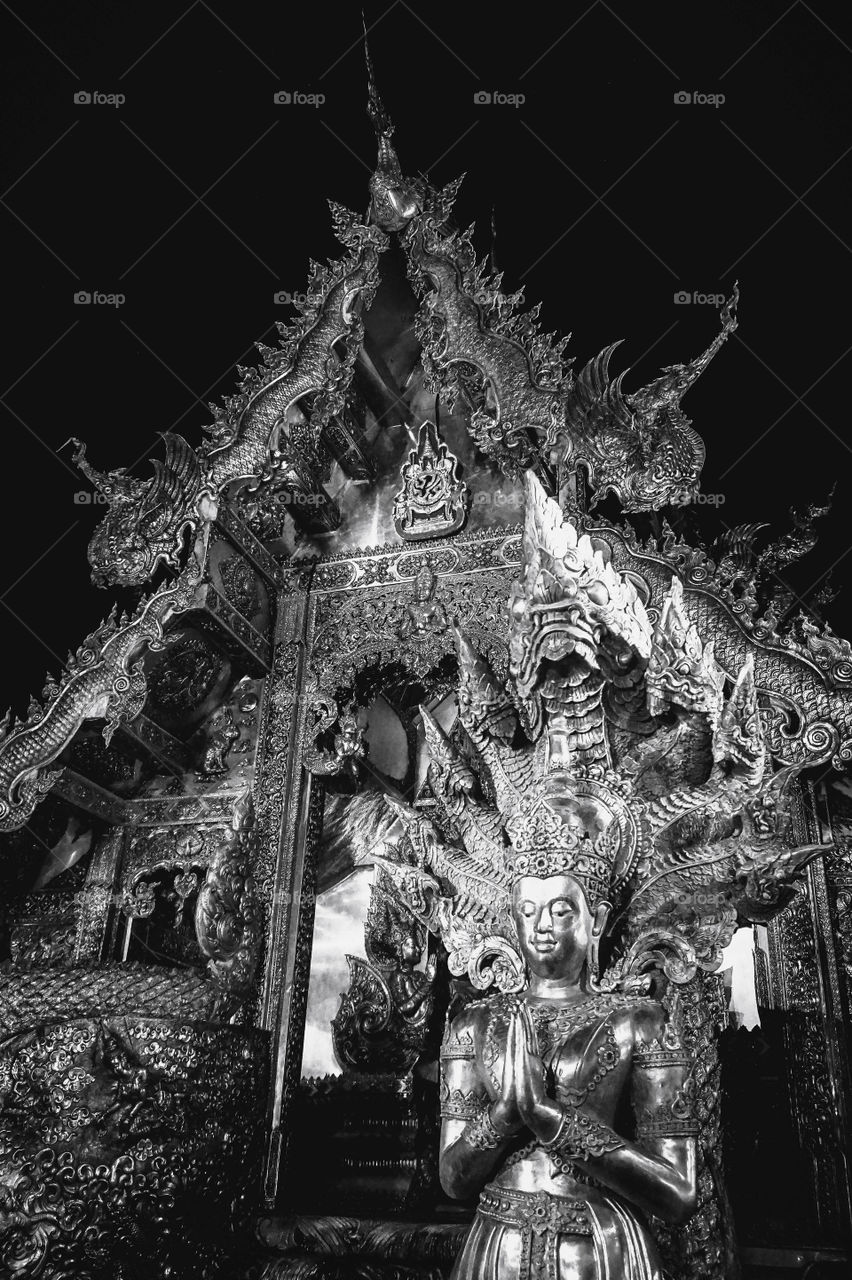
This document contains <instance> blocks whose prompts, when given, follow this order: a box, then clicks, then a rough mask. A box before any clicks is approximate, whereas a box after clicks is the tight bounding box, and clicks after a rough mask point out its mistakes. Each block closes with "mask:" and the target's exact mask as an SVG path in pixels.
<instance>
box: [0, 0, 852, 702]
mask: <svg viewBox="0 0 852 1280" xmlns="http://www.w3.org/2000/svg"><path fill="white" fill-rule="evenodd" d="M366 18H367V22H368V24H369V25H370V26H371V32H370V44H371V49H372V53H373V57H374V61H375V64H376V70H377V76H378V80H379V85H380V89H381V92H382V95H383V97H384V99H385V101H386V104H387V106H388V108H389V110H390V112H391V115H392V117H393V119H394V121H395V123H396V125H397V135H396V142H397V144H398V150H399V153H400V158H401V161H402V165H403V168H404V170H405V171H406V172H416V171H418V170H422V171H424V172H427V173H428V175H429V176H430V178H431V180H432V181H433V182H435V183H436V184H439V185H443V184H444V183H446V182H447V181H449V180H450V179H451V178H453V177H455V176H456V175H457V174H458V173H459V172H461V171H466V172H467V175H468V176H467V180H466V182H465V184H464V186H463V188H462V193H461V196H460V199H459V203H458V205H457V209H456V212H457V218H458V220H459V222H460V223H461V224H462V225H466V224H467V223H468V222H471V221H473V220H474V219H476V220H477V221H478V225H479V228H480V231H479V246H480V248H481V250H482V251H483V252H485V251H486V250H487V249H488V245H489V240H490V232H489V222H490V217H491V208H492V205H493V207H494V209H495V212H496V222H497V235H498V239H497V248H498V258H499V262H500V266H501V267H502V268H503V269H504V271H505V273H506V284H507V286H509V287H516V286H517V285H518V284H520V283H523V284H524V285H525V287H526V296H527V299H528V301H529V302H530V303H532V302H536V301H539V300H540V301H542V302H543V304H544V305H543V316H544V320H545V322H546V326H547V327H548V328H551V329H557V330H559V331H561V332H568V331H572V332H573V334H574V338H573V341H572V343H571V347H570V350H572V351H573V352H574V353H575V355H576V357H577V359H578V361H580V362H583V361H585V360H586V359H587V358H588V357H589V356H590V355H593V354H594V353H595V352H596V351H598V350H599V349H600V348H601V347H602V346H604V345H605V344H606V343H608V342H610V341H612V340H614V339H616V338H621V337H624V338H626V339H627V341H626V342H625V344H624V346H623V347H622V348H621V349H620V352H619V354H618V356H617V357H616V362H615V363H616V366H617V367H619V368H620V367H621V366H622V365H630V366H632V372H631V373H630V374H629V375H628V378H627V380H626V388H627V389H628V390H631V389H633V388H634V387H638V386H639V385H642V383H643V382H647V381H648V380H650V378H652V377H653V376H654V374H655V373H656V371H657V369H658V368H659V366H661V365H664V364H669V363H672V362H674V361H679V360H686V359H689V358H692V357H693V356H695V355H696V354H697V353H698V352H699V351H700V350H702V349H703V348H704V346H706V344H707V343H708V342H709V340H710V339H711V337H712V336H713V335H714V334H715V332H716V331H717V327H718V317H717V314H716V312H715V310H714V308H713V306H712V305H700V304H694V303H690V305H675V304H674V294H675V292H676V291H678V290H685V291H687V292H689V293H690V294H692V293H693V292H699V293H703V294H717V293H723V292H729V291H730V287H731V284H732V282H733V280H734V279H737V278H738V279H739V282H740V287H741V291H742V299H741V305H740V328H739V331H738V332H737V334H736V335H735V337H734V338H733V339H732V340H731V341H730V342H729V344H728V346H727V347H726V349H725V350H724V352H723V353H722V355H721V356H720V357H719V358H718V359H717V360H716V362H715V363H714V364H713V365H712V367H711V369H710V371H708V373H707V374H706V375H705V376H704V378H703V379H702V380H701V381H700V382H699V384H698V385H697V386H696V387H695V388H694V389H693V390H692V391H691V392H690V394H689V396H688V397H687V400H686V401H685V404H684V407H685V408H686V410H687V411H688V413H689V415H690V417H691V418H692V419H693V422H694V424H695V426H696V428H697V429H698V430H699V431H700V433H701V434H702V436H703V437H704V439H705V441H706V443H707V449H708V460H707V464H706V467H705V471H704V480H703V489H704V490H705V492H707V493H712V494H720V495H723V497H724V503H723V505H720V506H719V507H718V508H712V507H704V508H703V509H702V511H701V513H700V515H701V518H702V520H703V521H704V522H705V524H706V526H707V527H708V529H711V530H715V529H718V528H721V522H722V521H724V522H725V523H726V524H729V525H734V524H737V523H739V522H741V521H744V520H757V519H766V520H770V521H772V522H774V524H775V526H776V527H777V529H778V530H779V531H780V530H781V529H783V528H784V527H786V526H785V523H784V516H785V513H786V511H787V509H788V508H789V507H790V505H791V504H798V505H803V504H804V503H806V502H807V501H810V500H819V499H822V498H823V497H824V496H825V494H826V492H827V490H828V489H829V487H830V486H831V484H832V483H833V482H834V481H836V482H837V491H836V495H835V505H834V509H833V512H832V514H831V516H830V517H829V518H828V519H827V520H826V521H825V522H824V526H823V537H822V541H821V545H820V546H819V547H818V549H817V550H816V551H815V552H813V553H811V555H810V556H809V557H808V558H807V559H806V560H805V561H803V562H802V564H801V565H800V566H799V568H798V569H797V570H795V571H794V572H792V573H791V574H790V575H789V576H790V581H791V582H792V583H793V584H794V585H795V587H796V589H797V591H798V592H799V594H800V595H801V597H802V598H803V599H804V600H806V601H807V600H808V599H810V598H811V597H812V595H813V592H814V591H815V590H818V589H819V587H820V586H821V585H822V580H823V577H824V575H825V573H826V572H827V571H828V570H829V569H830V568H831V566H832V565H833V564H834V572H833V577H834V581H835V585H837V586H842V584H843V582H844V580H845V579H846V578H847V577H848V576H849V571H850V569H852V555H849V552H850V549H852V534H850V533H849V532H848V531H847V523H848V522H847V511H848V509H849V505H850V500H852V486H850V454H851V453H852V440H850V431H849V414H848V408H847V403H846V402H847V396H846V394H845V393H846V387H847V385H848V380H849V371H850V364H852V325H850V324H849V322H848V319H847V312H848V308H849V301H850V293H852V219H850V217H849V204H850V202H849V187H850V172H852V136H850V133H852V130H850V118H852V115H851V113H850V96H852V19H850V17H849V15H848V14H847V15H844V14H843V13H842V12H841V10H840V9H839V7H837V6H834V5H827V4H823V5H816V4H815V5H813V6H809V5H807V4H804V3H802V2H801V0H798V2H797V3H793V4H792V5H790V7H789V8H785V6H784V5H783V4H782V3H769V2H768V0H761V2H759V3H749V4H748V5H743V4H741V3H736V2H735V0H731V2H730V3H721V4H706V5H702V6H700V7H698V6H690V5H684V4H682V3H646V4H642V5H636V4H626V3H623V2H622V3H620V2H618V0H612V2H610V3H603V2H602V0H598V2H597V3H592V4H590V5H586V4H585V3H579V4H575V3H571V4H567V5H553V4H549V3H548V4H534V3H526V4H523V5H518V6H515V7H513V8H512V9H508V10H507V9H502V8H498V7H497V6H492V5H488V4H480V3H473V4H471V3H468V4H466V5H462V4H461V3H458V2H457V3H455V4H444V3H430V4H429V5H428V6H426V5H414V4H411V5H409V4H406V3H404V2H403V0H396V3H392V4H390V5H386V4H385V3H378V4H367V6H366ZM360 22H361V18H360V7H359V6H357V5H354V4H353V5H331V6H329V5H327V4H326V5H322V4H310V3H305V4H301V5H299V6H296V5H294V4H292V3H291V4H285V3H267V2H266V0H264V2H263V3H253V4H242V5H237V4H223V3H216V2H215V0H211V2H210V3H207V2H206V0H195V3H191V4H189V5H187V6H186V7H184V6H183V4H182V3H177V4H170V5H165V4H161V3H149V4H147V5H145V6H141V5H132V6H131V5H115V4H114V3H113V4H107V3H104V2H97V3H87V4H75V5H73V6H72V5H69V4H68V3H67V2H66V3H59V2H57V3H36V4H29V5H27V6H24V3H23V0H12V3H11V4H6V3H4V2H2V0H0V24H1V25H2V48H3V50H4V54H3V58H4V64H5V65H4V67H3V74H2V77H1V78H0V94H2V99H3V119H4V122H5V123H4V130H3V147H2V151H3V157H2V175H0V190H2V191H3V192H4V193H5V194H4V195H3V205H0V224H2V228H3V244H4V246H5V253H4V255H3V263H4V269H3V305H4V308H5V312H6V320H7V324H6V326H5V330H6V336H5V342H4V368H3V373H2V378H0V382H2V387H3V388H4V391H3V399H2V405H0V411H2V414H3V430H4V434H3V462H4V468H3V477H4V485H3V517H4V541H3V546H4V558H3V570H2V574H0V604H2V606H3V607H2V610H0V622H2V625H3V634H4V656H5V659H6V664H5V680H4V683H5V686H6V688H5V694H6V697H5V699H4V701H11V702H12V704H13V705H14V706H15V707H17V708H23V707H24V706H25V704H26V700H27V696H28V693H29V692H30V691H38V690H39V689H40V688H41V684H42V677H43V673H44V671H45V668H49V669H50V670H52V671H55V670H57V668H58V666H59V659H60V655H64V654H65V652H66V650H67V648H68V647H69V646H72V645H73V646H75V647H76V645H77V644H78V643H79V642H80V640H82V639H83V637H84V636H85V635H86V633H87V632H88V631H89V630H90V629H91V627H92V626H93V625H94V624H95V623H96V622H98V621H99V620H100V618H101V617H102V616H103V614H104V613H105V612H106V611H107V609H108V607H109V604H110V597H109V595H108V594H107V593H104V592H99V591H97V590H96V589H95V588H94V587H92V586H91V585H90V583H89V580H88V566H87V562H86V555H85V548H86V544H87V541H88V538H89V536H90V533H91V530H92V528H93V527H94V524H95V522H96V521H97V520H98V519H99V518H100V516H101V515H102V508H99V507H93V506H88V507H86V506H81V505H78V504H75V502H74V494H75V492H77V491H79V490H81V489H82V488H83V487H84V486H83V484H82V483H81V480H80V479H79V478H78V477H77V476H76V474H74V473H72V470H71V469H70V458H69V456H68V451H66V452H65V453H64V454H60V455H59V456H57V454H56V450H57V448H58V447H59V446H60V445H61V444H62V443H63V441H64V440H66V439H67V437H68V436H70V435H78V436H80V437H82V438H84V439H85V440H87V441H88V443H89V446H90V458H91V459H92V461H93V462H94V463H95V464H96V465H99V466H101V467H104V468H107V467H114V466H120V465H128V466H130V465H132V464H134V463H135V462H136V461H137V460H139V459H141V457H142V455H144V454H146V453H147V452H148V451H149V450H151V449H155V448H156V447H157V444H158V437H157V435H156V433H157V432H158V431H165V430H170V429H171V430H178V431H180V432H182V433H183V434H185V435H186V436H187V438H188V439H189V440H190V441H191V442H192V443H193V444H198V443H199V441H200V439H201V426H202V424H203V423H205V422H208V421H210V416H211V415H210V413H209V411H208V410H207V409H206V403H207V401H209V400H211V399H217V398H218V397H219V396H220V395H222V394H225V393H227V392H230V391H231V390H232V389H233V386H234V382H235V374H234V366H235V365H236V364H237V363H238V362H240V363H249V362H251V359H252V353H253V347H252V343H253V342H254V340H255V339H264V338H265V339H266V340H267V341H269V340H270V339H271V332H272V325H273V324H274V321H275V320H276V319H280V318H284V317H285V315H289V312H285V310H284V309H283V308H282V307H280V306H276V305H275V303H274V301H273V299H274V294H275V292H276V291H277V290H289V291H293V292H295V291H300V290H301V289H302V288H303V287H304V282H305V278H306V274H307V264H308V259H309V257H314V258H319V259H324V258H326V257H327V256H329V255H335V256H336V255H337V254H338V253H339V252H340V249H339V246H337V244H336V242H335V241H334V239H333V237H332V235H331V230H330V220H329V217H328V214H327V209H326V205H325V199H326V197H332V198H334V199H336V200H339V201H341V202H342V203H344V204H346V205H348V206H350V207H352V208H356V209H358V210H363V209H364V208H365V206H366V184H367V180H368V177H369V171H370V167H371V164H372V161H373V140H372V133H371V130H370V126H369V123H368V121H367V118H366V114H365V97H366V93H365V76H364V67H363V56H362V49H361V44H360ZM96 90H97V91H99V92H100V93H104V94H118V93H122V94H124V95H125V96H126V101H125V103H124V104H123V105H121V106H120V107H113V106H109V105H96V104H94V103H93V104H89V105H78V104H76V103H75V102H74V95H75V93H78V92H80V91H84V92H90V93H91V92H94V91H96ZM278 90H289V91H291V92H293V91H300V92H302V93H308V94H310V93H314V94H316V93H322V94H324V95H325V99H326V100H325V102H324V104H323V105H322V106H321V107H311V106H307V105H303V106H298V105H289V106H279V105H276V104H275V103H274V101H273V95H274V94H275V92H276V91H278ZM478 91H486V92H492V93H494V91H498V92H500V93H504V94H520V93H522V94H524V95H525V97H526V101H525V102H524V103H523V105H522V106H519V107H513V106H510V105H494V104H492V105H490V106H482V105H477V104H476V103H475V102H474V94H475V93H476V92H478ZM678 91H686V92H690V93H693V94H695V93H696V92H697V93H703V94H720V93H723V94H724V95H725V99H726V100H725V102H724V104H723V105H722V106H718V107H714V106H712V105H698V104H695V103H693V104H690V105H678V104H676V103H675V101H674V95H675V94H676V93H677V92H678ZM847 242H848V243H847ZM79 290H87V291H95V290H98V291H100V292H102V293H107V294H108V293H119V292H120V293H123V294H124V295H125V297H126V301H125V303H124V304H123V305H122V306H120V307H112V306H108V305H99V306H97V305H90V306H79V305H75V303H74V294H75V293H76V292H77V291H79ZM619 361H620V363H619ZM148 468H149V464H148V463H147V462H146V461H142V462H141V469H140V471H139V474H148V473H149V470H148ZM847 556H848V558H846V557H847ZM821 613H823V614H824V615H825V616H827V617H828V618H829V619H830V621H831V622H832V624H833V625H834V626H835V627H836V628H837V629H838V630H840V631H845V632H846V633H847V634H848V633H849V632H850V631H852V625H850V624H852V592H850V591H849V590H848V589H847V590H846V591H843V592H842V593H841V595H840V596H839V598H838V599H837V600H836V601H835V602H834V603H833V604H831V605H830V606H829V607H828V609H827V610H821Z"/></svg>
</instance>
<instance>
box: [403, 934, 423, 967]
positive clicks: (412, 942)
mask: <svg viewBox="0 0 852 1280" xmlns="http://www.w3.org/2000/svg"><path fill="white" fill-rule="evenodd" d="M400 957H401V959H402V960H403V961H404V962H405V963H406V964H417V961H418V960H419V959H420V948H419V947H418V945H417V939H416V938H415V937H413V936H412V934H409V935H408V936H407V937H406V938H403V940H402V947H401V948H400Z"/></svg>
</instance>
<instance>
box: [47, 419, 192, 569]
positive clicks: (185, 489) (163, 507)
mask: <svg viewBox="0 0 852 1280" xmlns="http://www.w3.org/2000/svg"><path fill="white" fill-rule="evenodd" d="M163 439H164V441H165V445H166V456H165V460H164V461H163V462H160V461H159V460H156V461H155V462H154V475H153V478H152V479H150V480H137V479H135V478H134V477H133V476H129V475H127V473H126V470H125V468H124V467H118V468H116V470H115V471H106V472H104V471H96V470H95V468H94V467H92V466H91V465H90V464H89V463H88V462H87V460H86V446H85V445H84V444H81V442H80V441H79V440H76V439H74V440H72V442H71V443H73V444H74V445H75V446H76V449H75V452H74V457H73V461H74V463H75V464H76V465H77V466H78V467H79V468H80V470H81V471H82V472H83V474H84V475H85V476H86V478H87V479H88V480H90V481H91V482H92V484H93V485H94V486H95V489H96V490H97V492H98V493H100V494H102V495H103V496H104V498H105V499H106V501H107V503H108V504H109V510H108V511H107V513H106V515H105V516H104V518H103V520H102V521H101V523H100V524H99V525H98V527H97V529H96V530H95V532H94V534H93V535H92V540H91V542H90V543H89V564H90V565H91V567H92V581H93V582H94V583H95V585H96V586H99V587H108V586H120V587H135V586H141V585H142V584H143V583H145V582H147V581H148V580H149V579H150V577H151V575H152V574H153V573H154V571H155V569H156V568H157V566H158V565H159V564H160V563H161V562H165V563H166V564H169V565H171V566H172V567H173V568H178V567H179V557H180V553H181V550H182V546H183V535H184V532H185V531H186V529H187V528H190V527H195V525H196V524H197V523H198V519H199V516H198V512H197V509H196V503H195V500H196V498H197V497H198V496H199V494H200V491H201V487H202V474H201V467H200V464H199V461H198V457H197V455H196V453H195V451H194V450H193V449H192V448H191V447H190V445H188V444H187V442H186V441H185V440H184V439H183V437H182V436H179V435H175V434H172V433H166V434H164V435H163Z"/></svg>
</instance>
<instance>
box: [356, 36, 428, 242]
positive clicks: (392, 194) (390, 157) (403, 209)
mask: <svg viewBox="0 0 852 1280" xmlns="http://www.w3.org/2000/svg"><path fill="white" fill-rule="evenodd" d="M361 19H362V21H363V23H364V58H365V60H366V63H367V115H368V116H369V117H370V122H371V124H372V126H373V129H374V131H375V134H376V142H377V144H378V149H379V154H378V160H377V162H376V169H375V172H374V173H373V176H372V178H371V179H370V196H371V200H370V219H371V221H373V222H375V223H376V225H377V226H379V227H381V228H382V230H383V231H400V230H401V229H402V228H403V227H404V226H406V224H407V223H408V222H410V221H411V219H412V218H413V217H414V215H415V214H416V213H419V212H420V210H421V209H422V207H423V184H422V183H421V182H420V181H419V180H418V179H416V178H405V177H403V174H402V169H401V168H400V164H399V159H398V157H397V154H396V151H395V149H394V146H393V143H392V142H391V138H392V136H393V132H394V126H393V122H392V121H391V118H390V116H389V115H388V113H387V111H386V109H385V104H384V103H383V102H382V100H381V98H380V97H379V91H378V89H377V88H376V76H375V71H374V70H373V60H372V58H371V57H370V47H369V45H368V43H367V23H366V20H365V19H364V14H363V12H362V14H361Z"/></svg>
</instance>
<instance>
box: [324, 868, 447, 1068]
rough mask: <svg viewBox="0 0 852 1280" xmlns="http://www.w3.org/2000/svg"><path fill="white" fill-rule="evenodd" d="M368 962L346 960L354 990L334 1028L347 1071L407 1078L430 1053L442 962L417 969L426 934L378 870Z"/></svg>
mask: <svg viewBox="0 0 852 1280" xmlns="http://www.w3.org/2000/svg"><path fill="white" fill-rule="evenodd" d="M364 942H365V946H366V951H367V957H368V958H367V959H366V960H362V959H360V957H358V956H347V960H348V962H349V975H350V980H349V990H348V991H347V992H346V993H345V994H344V995H342V996H341V1000H340V1008H339V1010H338V1012H337V1016H336V1017H335V1019H334V1021H333V1022H332V1033H333V1037H334V1051H335V1054H336V1056H337V1059H338V1061H339V1062H340V1064H341V1066H343V1068H344V1069H345V1070H354V1071H366V1072H371V1071H373V1072H375V1071H380V1072H393V1073H396V1074H399V1075H404V1074H405V1073H406V1072H407V1071H410V1070H411V1068H412V1067H413V1066H414V1064H415V1063H416V1061H417V1059H418V1058H419V1057H420V1055H421V1054H422V1053H423V1050H424V1049H425V1047H426V1041H427V1036H428V1030H429V1025H428V1024H429V1018H430V1015H431V1013H432V1008H433V1005H434V999H435V996H434V992H435V975H436V971H437V957H436V956H432V957H431V958H430V960H429V961H428V962H427V965H426V968H425V970H421V969H418V968H417V966H418V965H419V963H420V961H421V959H422V956H423V951H424V947H425V943H426V931H425V930H424V928H423V926H422V925H421V924H420V923H419V921H417V920H416V919H415V918H414V916H413V915H412V913H411V911H410V909H409V908H408V907H407V906H405V905H403V904H402V903H401V902H400V901H399V898H398V895H397V893H396V891H395V889H394V886H393V883H392V881H391V880H389V879H388V877H387V875H386V873H385V872H383V871H382V870H379V871H378V873H377V876H376V881H375V883H374V885H373V889H372V894H371V899H370V909H369V911H368V913H367V919H366V921H365V923H364Z"/></svg>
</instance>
